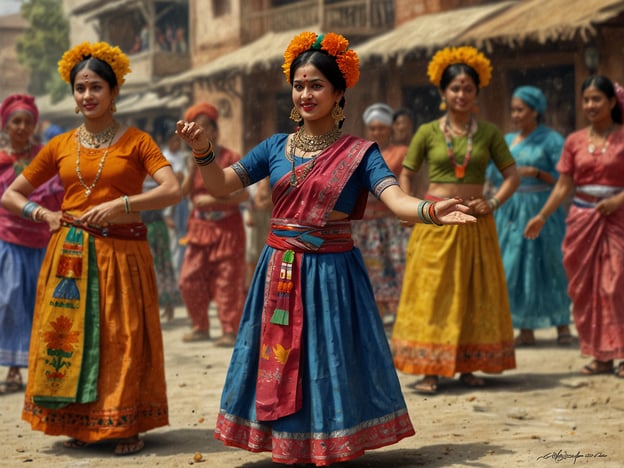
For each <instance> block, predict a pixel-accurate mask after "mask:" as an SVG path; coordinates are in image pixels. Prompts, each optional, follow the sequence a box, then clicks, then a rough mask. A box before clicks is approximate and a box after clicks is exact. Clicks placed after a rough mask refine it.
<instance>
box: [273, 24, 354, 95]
mask: <svg viewBox="0 0 624 468" xmlns="http://www.w3.org/2000/svg"><path fill="white" fill-rule="evenodd" d="M311 49H315V50H324V51H325V52H327V53H328V54H329V55H331V56H332V57H334V58H335V59H336V64H337V65H338V69H339V70H340V73H342V76H343V77H344V79H345V82H346V84H347V88H351V87H352V86H355V84H356V83H357V82H358V80H359V79H360V59H359V57H358V55H357V54H356V53H355V51H353V50H351V49H349V41H348V40H347V39H346V38H345V37H344V36H342V35H340V34H336V33H332V32H329V33H327V34H321V35H316V33H313V32H309V31H306V32H302V33H301V34H299V35H297V36H295V37H294V38H293V39H292V40H291V41H290V44H289V45H288V47H287V48H286V51H285V52H284V64H283V65H282V70H284V74H285V75H286V80H287V81H288V82H289V83H290V66H291V65H292V63H293V61H294V60H295V59H296V58H297V57H299V56H300V55H301V54H302V53H304V52H306V51H308V50H311Z"/></svg>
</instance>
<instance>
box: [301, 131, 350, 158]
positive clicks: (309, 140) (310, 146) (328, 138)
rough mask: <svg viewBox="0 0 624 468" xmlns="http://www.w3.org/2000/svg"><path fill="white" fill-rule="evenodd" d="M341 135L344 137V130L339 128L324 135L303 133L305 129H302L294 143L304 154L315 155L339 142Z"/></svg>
mask: <svg viewBox="0 0 624 468" xmlns="http://www.w3.org/2000/svg"><path fill="white" fill-rule="evenodd" d="M340 135H342V130H340V129H339V128H338V127H335V128H333V129H332V130H330V131H329V132H327V133H324V134H322V135H309V134H307V133H305V132H304V131H303V128H300V129H299V130H297V132H296V133H295V135H294V143H295V146H296V147H297V148H299V149H300V150H302V151H303V152H305V153H314V152H316V151H321V150H324V149H325V148H327V147H328V146H329V145H331V144H332V143H334V142H335V141H336V140H338V138H340Z"/></svg>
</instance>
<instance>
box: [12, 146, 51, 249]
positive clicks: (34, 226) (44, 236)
mask: <svg viewBox="0 0 624 468" xmlns="http://www.w3.org/2000/svg"><path fill="white" fill-rule="evenodd" d="M40 148H41V147H40V146H37V147H34V148H32V153H31V154H32V155H33V157H34V155H36V154H37V153H38V151H39V149H40ZM28 162H29V161H28V160H19V161H18V160H17V159H16V158H15V157H14V156H12V155H9V154H8V153H4V152H2V151H0V196H1V195H2V194H3V193H4V192H5V190H6V189H7V188H8V187H9V185H10V184H11V183H12V182H13V181H14V180H15V178H16V177H17V176H18V173H19V172H20V167H21V165H22V164H24V165H27V164H28ZM30 200H32V201H34V202H35V203H38V204H40V205H42V206H44V207H45V208H48V209H49V210H52V211H58V210H60V209H61V201H62V200H63V186H62V185H61V181H60V179H59V178H58V177H54V178H52V179H50V180H49V181H48V182H46V183H45V184H43V185H41V186H39V187H37V189H35V191H34V192H33V193H32V195H31V196H30ZM0 239H1V240H3V241H5V242H10V243H11V244H16V245H21V246H24V247H31V248H39V249H40V248H43V247H45V246H46V245H47V244H48V240H49V239H50V229H49V227H48V225H47V224H46V223H35V222H33V221H31V220H28V219H24V218H22V217H21V216H17V215H15V214H13V213H11V212H10V211H8V210H7V209H5V208H4V207H2V206H0Z"/></svg>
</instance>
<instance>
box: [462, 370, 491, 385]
mask: <svg viewBox="0 0 624 468" xmlns="http://www.w3.org/2000/svg"><path fill="white" fill-rule="evenodd" d="M459 381H460V382H461V383H463V384H464V385H465V386H466V387H470V388H478V387H485V380H483V379H482V378H481V377H477V376H476V375H474V374H473V373H472V372H468V373H466V374H460V375H459Z"/></svg>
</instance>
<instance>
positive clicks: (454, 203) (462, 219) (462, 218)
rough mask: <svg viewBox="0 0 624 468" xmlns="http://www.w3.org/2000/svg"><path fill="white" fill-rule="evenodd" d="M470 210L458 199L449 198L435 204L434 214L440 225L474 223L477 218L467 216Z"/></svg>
mask: <svg viewBox="0 0 624 468" xmlns="http://www.w3.org/2000/svg"><path fill="white" fill-rule="evenodd" d="M469 211H470V208H469V207H468V206H466V205H464V204H463V203H462V200H461V199H460V198H449V199H447V200H440V201H437V202H436V203H435V213H436V216H437V218H438V219H439V220H440V222H441V223H442V224H466V223H476V222H477V218H475V217H474V216H472V215H470V214H468V213H469Z"/></svg>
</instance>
